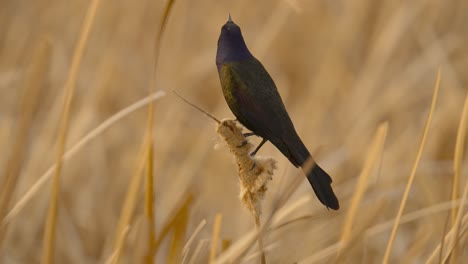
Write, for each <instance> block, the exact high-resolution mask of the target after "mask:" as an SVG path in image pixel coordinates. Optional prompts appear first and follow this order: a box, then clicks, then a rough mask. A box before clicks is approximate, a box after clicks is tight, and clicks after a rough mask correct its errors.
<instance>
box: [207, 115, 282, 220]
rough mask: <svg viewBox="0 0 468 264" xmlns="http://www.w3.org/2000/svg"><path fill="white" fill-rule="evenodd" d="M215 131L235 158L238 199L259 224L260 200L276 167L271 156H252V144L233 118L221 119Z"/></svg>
mask: <svg viewBox="0 0 468 264" xmlns="http://www.w3.org/2000/svg"><path fill="white" fill-rule="evenodd" d="M216 132H218V134H219V135H220V136H221V137H222V138H223V139H224V140H225V141H226V143H227V145H228V147H229V149H230V151H231V153H232V154H233V155H234V157H235V158H236V162H237V170H238V173H239V181H240V199H241V201H242V203H243V204H244V205H245V206H246V207H247V208H248V209H249V211H250V213H251V214H252V216H253V217H254V219H255V223H256V224H257V225H258V224H260V215H261V212H262V211H261V201H262V199H263V197H264V196H265V192H266V190H267V184H268V182H269V181H270V180H271V179H272V176H273V172H274V170H275V169H276V161H275V160H274V159H273V158H265V157H252V156H250V152H251V151H252V148H253V145H252V144H251V143H249V142H248V141H247V139H246V137H245V136H244V134H243V133H242V128H241V127H240V126H239V125H237V123H236V122H235V121H234V120H229V119H223V120H221V121H220V122H219V123H218V124H217V127H216Z"/></svg>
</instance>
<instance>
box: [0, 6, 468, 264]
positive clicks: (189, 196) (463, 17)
mask: <svg viewBox="0 0 468 264" xmlns="http://www.w3.org/2000/svg"><path fill="white" fill-rule="evenodd" d="M165 6H166V3H165V1H124V0H115V1H103V0H101V1H97V0H90V1H78V0H69V1H55V0H36V1H25V0H10V1H8V0H2V1H0V95H1V96H0V147H1V149H2V155H0V184H1V185H0V221H1V222H0V224H1V225H0V263H38V262H43V263H51V262H50V261H51V260H53V259H55V262H56V263H115V262H120V263H141V262H144V263H151V262H153V261H154V262H157V263H181V262H183V263H207V262H208V261H210V262H213V259H216V261H217V262H218V263H225V262H241V263H259V262H260V260H261V258H260V257H259V255H260V254H258V252H259V247H258V243H257V238H258V237H261V238H262V239H261V241H262V242H263V243H260V244H263V251H264V256H265V258H266V263H330V262H337V263H380V262H382V263H387V262H388V263H426V262H428V263H440V262H444V261H446V262H449V263H463V259H465V261H466V260H467V259H468V250H467V247H468V246H467V232H466V231H467V228H468V214H467V210H466V208H464V207H463V205H465V204H466V200H464V199H466V195H467V190H468V189H467V187H466V186H467V182H468V181H467V176H466V175H467V174H466V163H465V162H464V158H463V157H464V153H465V151H464V145H465V144H464V142H465V141H464V138H465V127H466V124H465V123H466V121H467V120H466V119H467V118H468V117H467V116H466V114H468V113H467V112H468V105H467V103H466V101H465V97H466V94H467V93H466V89H467V88H468V72H467V69H468V45H467V42H468V27H467V25H468V16H467V14H468V1H464V0H452V1H433V0H427V1H422V0H418V1H393V0H384V1H372V0H351V1H326V0H318V1H306V0H289V1H286V0H279V1H268V0H262V1H247V0H245V1H203V0H201V1H182V0H181V1H175V3H174V4H173V6H172V8H171V11H170V14H169V16H168V21H167V24H166V27H165V33H164V35H163V38H162V39H161V45H160V46H159V45H157V43H156V42H157V39H158V38H157V37H156V36H161V35H160V34H159V33H158V32H159V29H160V27H161V20H162V17H163V14H164V13H165ZM229 12H230V13H231V15H232V17H233V20H234V21H235V22H236V23H237V24H238V25H240V26H241V28H242V29H243V34H244V37H245V39H246V42H247V45H248V46H249V47H250V50H251V51H252V53H253V54H254V55H255V56H256V57H257V58H259V59H260V60H261V61H262V62H263V64H264V65H265V67H266V68H267V69H268V70H269V72H270V74H271V75H272V76H273V78H274V80H275V81H276V84H277V86H278V89H279V90H280V93H281V94H282V97H283V101H284V102H285V104H286V107H287V108H288V110H289V113H290V116H291V118H292V120H293V121H294V123H295V126H296V129H297V130H298V133H299V135H300V136H301V137H302V139H303V141H304V142H305V144H306V145H307V146H308V147H309V150H310V151H311V152H312V153H314V156H315V159H316V160H317V162H318V163H320V164H321V166H322V167H323V168H324V169H326V170H327V171H328V172H329V173H330V174H331V175H332V177H333V179H334V183H333V188H334V190H335V192H336V193H337V195H338V197H339V199H340V203H341V209H340V210H339V211H336V212H335V211H328V210H326V209H325V208H324V207H323V206H322V205H321V204H320V203H319V202H318V200H317V199H316V198H315V195H314V194H313V192H312V190H311V188H310V186H309V184H308V183H307V181H306V180H305V179H304V177H303V176H302V172H300V171H299V170H298V169H295V168H294V167H293V166H292V165H290V164H289V162H288V161H287V160H286V159H285V158H284V157H283V156H282V155H281V154H280V153H279V151H277V150H276V149H275V148H274V147H273V146H272V145H271V144H266V146H265V147H264V148H262V150H261V151H260V152H259V154H258V155H260V156H266V157H268V156H272V157H274V158H275V159H276V160H277V169H276V172H275V175H274V176H273V180H272V181H271V182H270V183H269V188H268V191H267V193H266V195H265V197H264V200H263V214H262V216H261V217H262V218H261V220H262V227H259V228H258V229H256V228H255V223H254V221H253V219H252V217H251V215H250V213H249V211H248V209H246V208H245V207H244V206H243V205H242V204H241V202H240V200H239V180H238V178H237V168H236V165H235V162H234V158H233V156H232V155H231V154H230V153H229V149H228V147H226V145H225V143H224V142H223V141H222V139H220V137H219V135H217V133H216V131H215V122H214V121H213V120H211V119H209V118H207V117H206V116H204V115H203V114H201V113H200V112H198V111H196V110H194V109H193V108H191V107H190V106H188V105H187V104H186V103H184V102H183V101H182V100H180V98H178V97H177V96H175V95H174V94H173V93H172V92H171V91H172V90H176V91H178V92H179V93H181V94H182V95H183V96H184V97H185V98H188V99H189V100H190V101H191V102H193V103H194V104H196V105H198V106H200V107H201V108H203V109H205V110H207V111H208V112H210V113H211V114H213V115H214V116H216V117H217V118H219V119H222V118H226V117H228V118H232V114H231V113H230V111H229V109H228V107H227V105H226V103H225V101H224V99H223V97H222V92H221V88H220V84H219V80H218V76H217V72H216V66H215V63H214V61H215V54H216V42H217V38H218V34H219V31H220V28H221V26H222V25H223V24H224V23H225V21H226V19H227V15H228V13H229ZM155 39H156V41H155ZM156 51H159V59H158V60H157V61H158V63H157V71H156V75H154V61H155V57H156V56H155V52H156ZM438 69H440V82H438V76H439V75H438ZM150 87H152V88H150ZM150 90H153V91H154V92H156V93H157V94H156V96H153V98H155V97H158V99H157V100H156V101H154V111H153V112H151V111H150V112H151V113H154V116H150V117H149V118H148V115H149V114H148V113H149V112H148V109H147V108H148V107H147V105H148V100H146V101H144V102H142V104H140V105H139V108H138V107H133V108H128V107H129V106H130V105H132V104H134V103H135V102H137V101H138V100H141V99H143V98H145V97H147V96H148V94H149V92H150ZM160 91H164V92H165V95H164V96H161V95H162V94H161V92H160ZM464 107H466V108H467V109H466V110H464ZM123 109H126V110H124V112H119V111H121V110H123ZM117 113H119V114H118V116H117V117H119V118H115V116H114V115H115V114H117ZM462 113H465V115H463V114H462ZM109 118H112V119H110V120H109ZM61 120H62V121H61ZM64 120H65V121H64ZM66 120H68V122H67V121H66ZM148 120H150V123H151V124H152V126H153V127H152V128H148ZM151 120H152V122H151ZM103 126H104V127H103ZM96 128H98V130H97V131H96V130H94V129H96ZM101 128H103V129H101ZM146 131H151V134H150V135H152V136H151V137H150V136H148V135H146V134H145V133H146ZM89 133H91V135H90V134H89ZM152 141H153V142H154V144H153V146H154V148H150V146H152V144H151V143H150V142H152ZM258 142H259V140H258V138H257V139H253V142H252V144H254V145H255V144H257V143H258ZM77 144H78V145H77ZM70 151H71V152H70ZM62 154H65V155H66V159H65V160H64V161H63V162H59V163H58V164H57V166H56V167H52V166H53V165H54V164H56V162H57V161H58V160H59V157H61V156H62ZM149 161H151V162H149ZM148 167H150V168H151V167H152V169H153V172H154V175H153V177H151V174H148V173H147V172H148ZM54 168H55V169H54ZM149 179H153V182H151V181H150V180H149ZM295 179H300V180H301V181H300V182H298V181H294V180H295ZM296 183H297V184H296ZM153 194H154V197H152V195H153ZM463 195H465V197H464V198H463V197H462V196H463ZM152 198H154V199H152ZM465 207H466V206H465ZM153 210H154V211H153ZM153 229H155V230H153ZM257 231H259V232H258V233H257ZM257 234H258V235H257ZM444 237H445V238H446V239H444ZM211 241H216V242H217V243H216V244H214V243H211ZM441 248H442V250H441ZM441 251H442V253H440V252H441ZM153 256H155V257H154V259H153Z"/></svg>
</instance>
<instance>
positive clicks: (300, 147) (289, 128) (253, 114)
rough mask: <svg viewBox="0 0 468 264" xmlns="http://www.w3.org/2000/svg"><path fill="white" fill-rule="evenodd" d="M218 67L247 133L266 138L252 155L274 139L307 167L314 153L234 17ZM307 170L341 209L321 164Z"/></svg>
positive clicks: (224, 33) (328, 202) (321, 193)
mask: <svg viewBox="0 0 468 264" xmlns="http://www.w3.org/2000/svg"><path fill="white" fill-rule="evenodd" d="M216 66H217V68H218V74H219V78H220V81H221V86H222V89H223V94H224V98H225V99H226V102H227V104H228V106H229V108H230V109H231V111H232V113H233V114H234V115H235V116H236V117H237V120H238V121H239V122H240V123H241V124H242V125H243V126H245V127H246V128H248V129H249V130H250V131H252V133H247V134H246V136H251V135H256V136H259V137H261V138H262V142H261V143H260V144H259V146H258V147H257V148H256V149H255V150H254V151H253V152H252V154H251V155H255V154H256V153H257V151H258V150H259V149H260V148H261V147H262V146H263V144H265V142H266V141H270V142H271V143H272V144H273V145H275V146H276V147H277V148H278V149H279V151H281V153H283V155H284V156H286V157H287V158H288V159H289V161H290V162H291V163H292V164H293V165H294V166H296V167H299V166H300V167H302V168H303V169H304V170H305V167H306V166H305V165H306V161H308V160H309V158H311V155H310V153H309V151H308V150H307V148H306V147H305V146H304V143H302V140H301V139H300V137H299V136H298V135H297V132H296V130H295V128H294V125H293V123H292V121H291V118H290V117H289V115H288V112H287V111H286V108H285V106H284V104H283V101H282V99H281V96H280V95H279V93H278V90H277V88H276V85H275V83H274V81H273V79H272V78H271V76H270V75H269V74H268V72H267V71H266V69H265V68H264V67H263V65H262V64H261V63H260V61H258V60H257V59H256V58H255V57H254V56H253V55H252V53H250V51H249V49H248V48H247V45H246V44H245V41H244V38H243V37H242V33H241V29H240V27H239V26H237V25H236V24H235V23H234V22H233V21H232V19H231V16H229V19H228V21H227V22H226V24H224V26H223V27H222V28H221V35H220V36H219V39H218V51H217V54H216ZM305 173H307V179H308V180H309V182H310V184H311V185H312V188H313V190H314V192H315V194H316V195H317V197H318V199H319V200H320V202H322V203H323V204H324V205H325V206H326V207H327V208H332V209H335V210H338V209H339V207H340V205H339V203H338V199H337V198H336V196H335V194H334V193H333V190H332V188H331V183H332V179H331V177H330V176H329V175H328V174H327V173H326V172H325V171H324V170H323V169H322V168H320V167H319V166H318V165H317V164H314V166H313V167H312V169H311V170H309V172H307V171H305Z"/></svg>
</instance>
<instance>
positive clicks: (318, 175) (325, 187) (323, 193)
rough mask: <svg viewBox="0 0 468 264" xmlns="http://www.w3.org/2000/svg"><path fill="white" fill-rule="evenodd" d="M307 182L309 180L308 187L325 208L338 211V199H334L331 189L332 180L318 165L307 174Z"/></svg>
mask: <svg viewBox="0 0 468 264" xmlns="http://www.w3.org/2000/svg"><path fill="white" fill-rule="evenodd" d="M306 174H307V180H309V182H310V185H312V188H313V189H314V192H315V195H317V198H318V199H319V200H320V202H322V203H323V204H324V205H325V206H326V207H327V208H331V209H333V210H338V209H339V208H340V204H339V203H338V198H336V196H335V193H334V192H333V189H332V187H331V183H332V179H331V177H330V176H329V175H328V174H327V173H326V172H325V171H324V170H322V168H320V167H319V165H318V164H315V165H314V167H313V168H312V170H311V171H310V172H309V173H307V172H306Z"/></svg>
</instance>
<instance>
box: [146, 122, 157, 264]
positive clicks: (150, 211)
mask: <svg viewBox="0 0 468 264" xmlns="http://www.w3.org/2000/svg"><path fill="white" fill-rule="evenodd" d="M148 133H149V134H152V131H148ZM151 142H152V141H151V139H150V140H149V142H148V144H149V145H148V146H147V148H148V156H147V164H148V166H147V170H146V184H145V187H146V188H145V217H146V218H147V219H148V224H149V225H148V233H149V234H148V245H147V248H148V251H147V252H146V254H145V262H146V263H148V264H151V263H154V255H155V253H156V252H155V249H156V244H155V242H156V239H155V235H156V234H155V226H154V225H155V215H154V178H153V171H154V170H153V145H152V144H151Z"/></svg>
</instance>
